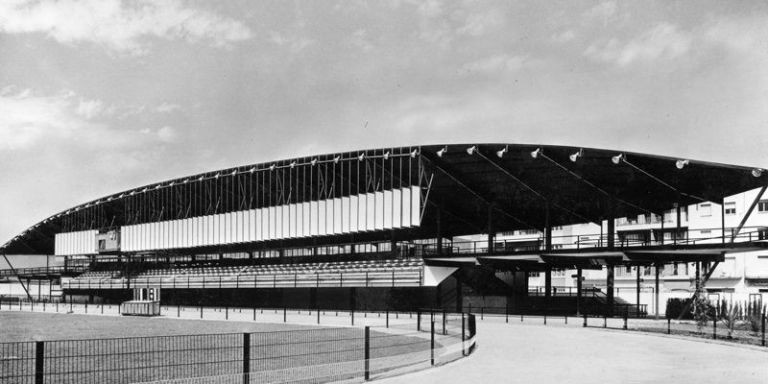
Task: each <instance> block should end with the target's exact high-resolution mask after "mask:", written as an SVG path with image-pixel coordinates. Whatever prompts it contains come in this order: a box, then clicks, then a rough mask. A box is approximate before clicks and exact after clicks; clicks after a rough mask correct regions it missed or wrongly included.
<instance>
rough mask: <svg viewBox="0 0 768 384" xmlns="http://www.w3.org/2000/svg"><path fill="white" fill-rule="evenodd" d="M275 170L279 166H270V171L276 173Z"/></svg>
mask: <svg viewBox="0 0 768 384" xmlns="http://www.w3.org/2000/svg"><path fill="white" fill-rule="evenodd" d="M275 168H277V165H275V164H272V165H270V166H269V170H270V171H274V170H275Z"/></svg>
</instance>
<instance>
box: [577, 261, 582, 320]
mask: <svg viewBox="0 0 768 384" xmlns="http://www.w3.org/2000/svg"><path fill="white" fill-rule="evenodd" d="M581 273H582V271H581V267H578V268H576V316H581Z"/></svg>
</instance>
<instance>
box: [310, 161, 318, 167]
mask: <svg viewBox="0 0 768 384" xmlns="http://www.w3.org/2000/svg"><path fill="white" fill-rule="evenodd" d="M309 164H311V165H312V166H313V167H314V166H315V165H317V159H312V160H311V161H310V162H309Z"/></svg>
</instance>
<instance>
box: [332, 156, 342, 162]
mask: <svg viewBox="0 0 768 384" xmlns="http://www.w3.org/2000/svg"><path fill="white" fill-rule="evenodd" d="M339 161H341V156H336V157H334V158H333V163H334V164H338V163H339Z"/></svg>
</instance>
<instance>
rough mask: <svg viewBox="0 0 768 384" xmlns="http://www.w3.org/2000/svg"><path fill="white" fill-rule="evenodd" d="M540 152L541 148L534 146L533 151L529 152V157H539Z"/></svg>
mask: <svg viewBox="0 0 768 384" xmlns="http://www.w3.org/2000/svg"><path fill="white" fill-rule="evenodd" d="M540 153H541V148H536V150H535V151H533V152H531V157H533V158H534V159H535V158H537V157H539V154H540Z"/></svg>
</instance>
